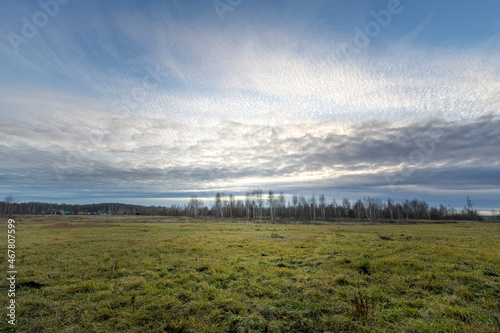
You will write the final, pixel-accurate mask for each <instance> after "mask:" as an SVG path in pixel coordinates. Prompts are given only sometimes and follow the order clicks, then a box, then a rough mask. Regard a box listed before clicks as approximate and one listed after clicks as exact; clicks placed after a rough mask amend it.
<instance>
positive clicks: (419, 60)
mask: <svg viewBox="0 0 500 333" xmlns="http://www.w3.org/2000/svg"><path fill="white" fill-rule="evenodd" d="M499 12H500V3H499V2H498V1H496V0H491V1H489V0H484V1H474V2H473V1H457V0H453V1H452V0H437V1H436V0H432V1H430V0H413V1H412V0H401V1H397V0H389V1H366V0H356V1H340V0H330V1H326V0H309V1H297V0H288V1H285V0H275V1H264V0H255V1H250V0H220V1H219V0H216V1H195V0H186V1H181V0H162V1H156V0H146V1H138V0H137V1H132V0H128V1H127V0H125V1H97V0H86V1H83V0H41V1H34V0H33V1H27V0H4V1H3V2H2V11H1V12H0V117H1V122H0V195H2V194H3V195H4V196H5V195H8V194H11V195H13V196H14V197H15V198H16V199H17V200H18V201H22V202H26V201H44V202H59V203H62V202H65V203H94V202H124V203H138V204H145V205H150V204H151V205H169V204H171V203H173V202H184V200H185V199H186V198H189V197H190V196H192V195H197V196H198V197H199V198H202V199H203V198H205V199H206V200H207V201H208V200H210V199H211V198H213V194H214V193H215V192H217V191H222V192H225V193H233V194H235V195H244V193H245V192H246V191H249V190H250V191H251V190H254V189H259V188H260V189H264V191H267V190H269V189H273V190H274V191H276V192H279V191H283V192H284V193H286V194H291V193H302V194H304V195H311V194H313V193H316V194H325V196H326V198H327V200H332V199H333V198H336V199H337V201H338V200H341V199H342V198H344V197H348V198H349V199H352V200H357V199H362V198H363V197H368V196H370V197H378V198H382V199H387V198H392V199H393V200H402V199H405V198H407V199H413V198H418V199H421V200H426V201H427V202H429V203H431V204H433V205H437V204H440V203H443V204H444V205H445V206H446V205H450V206H452V207H456V208H458V209H460V208H462V207H463V206H464V205H465V203H466V198H467V196H470V198H471V199H472V200H473V201H474V203H475V204H476V208H477V209H478V210H479V211H481V212H489V211H491V209H496V210H500V158H499V151H500V149H499V148H500V108H499V105H500V93H499V92H500V18H499V16H498V13H499Z"/></svg>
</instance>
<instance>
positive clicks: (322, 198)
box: [319, 194, 326, 220]
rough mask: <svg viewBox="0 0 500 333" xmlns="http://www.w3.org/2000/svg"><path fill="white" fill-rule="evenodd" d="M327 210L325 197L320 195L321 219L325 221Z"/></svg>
mask: <svg viewBox="0 0 500 333" xmlns="http://www.w3.org/2000/svg"><path fill="white" fill-rule="evenodd" d="M325 208H326V203H325V195H324V194H320V195H319V209H320V211H321V218H322V219H323V220H325V219H326V212H325Z"/></svg>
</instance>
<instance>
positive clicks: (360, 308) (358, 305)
mask: <svg viewBox="0 0 500 333" xmlns="http://www.w3.org/2000/svg"><path fill="white" fill-rule="evenodd" d="M351 306H352V308H351V309H352V316H353V317H354V318H366V317H368V315H369V314H371V313H372V312H373V301H372V300H370V298H369V297H368V296H367V295H363V294H362V293H361V292H359V293H358V294H357V295H354V299H353V300H352V302H351Z"/></svg>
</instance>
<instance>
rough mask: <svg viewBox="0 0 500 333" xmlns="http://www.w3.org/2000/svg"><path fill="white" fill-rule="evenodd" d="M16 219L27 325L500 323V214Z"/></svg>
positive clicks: (21, 325)
mask: <svg viewBox="0 0 500 333" xmlns="http://www.w3.org/2000/svg"><path fill="white" fill-rule="evenodd" d="M175 221H180V222H181V223H174V222H175ZM16 222H17V232H16V236H17V239H16V240H17V243H16V245H17V249H16V251H17V252H16V255H17V261H16V264H17V269H18V271H19V274H18V283H23V282H24V283H26V282H29V281H34V282H37V283H40V284H42V285H43V287H41V288H39V289H37V288H32V287H29V286H28V285H25V286H18V294H17V297H16V299H17V305H18V306H17V316H18V319H19V322H18V327H17V330H18V331H20V332H342V331H343V332H353V331H358V332H498V331H499V330H500V323H499V321H500V314H499V313H500V311H499V310H500V307H499V302H500V277H499V275H500V247H499V244H500V224H493V223H452V224H412V225H335V224H329V225H328V224H324V225H304V224H267V223H262V224H257V223H241V222H237V223H218V222H216V221H212V222H210V221H203V222H200V221H197V220H189V219H182V220H181V219H178V220H173V219H172V218H170V219H168V218H147V217H116V218H114V217H67V216H66V217H65V216H56V217H50V218H46V217H40V218H29V217H17V218H16ZM160 222H170V223H160ZM3 225H4V227H5V225H6V223H4V224H3ZM4 230H6V227H5V228H4ZM0 244H1V248H2V249H5V251H4V250H2V252H6V248H7V245H6V241H5V239H4V237H2V243H0ZM0 260H1V261H0V263H1V267H6V266H7V262H6V260H7V258H6V255H3V256H1V259H0ZM5 270H6V269H5ZM1 286H2V288H1V290H0V291H1V293H2V304H6V302H7V292H6V282H5V280H4V282H3V283H2V285H1ZM2 308H4V309H5V306H2ZM3 312H4V313H3V314H2V323H1V324H0V330H3V331H6V330H8V329H9V328H8V325H7V324H6V315H5V314H6V310H3Z"/></svg>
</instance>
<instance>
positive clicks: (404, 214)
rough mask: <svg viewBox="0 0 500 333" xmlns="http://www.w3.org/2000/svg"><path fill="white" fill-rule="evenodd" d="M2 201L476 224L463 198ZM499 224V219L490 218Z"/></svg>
mask: <svg viewBox="0 0 500 333" xmlns="http://www.w3.org/2000/svg"><path fill="white" fill-rule="evenodd" d="M14 201H15V200H13V198H12V197H10V196H8V197H6V199H5V200H4V201H2V202H0V214H3V215H9V216H10V215H11V214H44V213H46V212H47V211H49V210H54V209H60V210H62V211H66V212H70V213H71V214H78V213H86V212H93V213H95V212H96V211H99V213H100V214H111V215H113V214H116V213H117V212H118V211H121V212H123V213H124V214H128V215H130V214H132V215H134V214H135V215H160V216H191V217H217V218H244V219H249V220H255V219H269V220H271V221H272V220H275V219H296V220H312V221H316V220H321V221H328V220H336V219H359V220H410V219H418V220H481V219H482V217H481V216H480V215H479V214H478V212H477V210H475V209H474V207H473V206H474V204H473V203H472V201H471V200H470V199H469V198H468V197H467V204H466V205H465V206H464V208H463V209H462V210H460V211H457V210H456V209H455V208H453V207H445V206H443V205H439V206H438V207H431V206H429V205H428V204H427V203H426V202H425V201H423V200H418V199H413V200H403V201H394V200H392V199H387V200H382V199H380V198H372V197H365V198H363V199H358V200H356V201H351V200H349V199H348V198H343V199H342V200H341V201H339V202H337V201H336V199H333V200H332V201H330V202H327V200H326V197H325V195H324V194H320V195H315V194H313V195H311V196H310V197H306V196H304V195H302V194H293V195H291V197H290V198H288V199H287V197H286V196H285V194H284V193H283V192H280V193H276V192H274V191H272V190H269V191H267V192H264V191H263V190H261V189H258V190H253V191H248V192H246V194H245V196H241V197H236V196H235V195H233V194H225V193H223V192H218V193H216V194H215V197H214V199H213V203H212V204H211V205H206V204H205V203H204V202H203V200H202V199H199V198H198V197H197V196H192V197H191V198H190V200H189V202H188V203H187V204H178V205H171V206H170V207H166V206H142V205H130V204H122V203H100V204H88V205H74V204H56V203H43V202H26V203H16V202H14ZM495 216H496V218H497V219H499V220H500V215H495Z"/></svg>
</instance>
